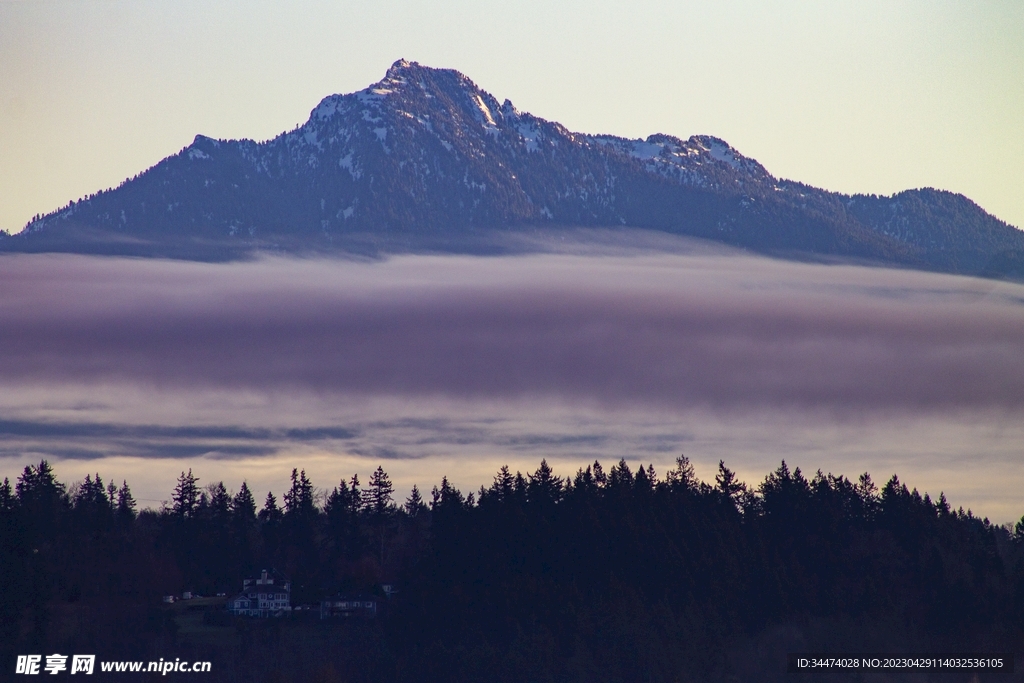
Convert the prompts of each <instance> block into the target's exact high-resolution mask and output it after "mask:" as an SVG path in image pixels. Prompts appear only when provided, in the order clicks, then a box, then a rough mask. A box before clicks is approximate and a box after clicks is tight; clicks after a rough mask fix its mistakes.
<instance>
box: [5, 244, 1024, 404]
mask: <svg viewBox="0 0 1024 683" xmlns="http://www.w3.org/2000/svg"><path fill="white" fill-rule="evenodd" d="M11 261H13V263H12V262H8V263H4V264H3V273H2V275H0V279H2V281H0V289H2V291H4V292H5V294H4V299H5V303H4V305H3V306H2V307H0V346H2V348H3V349H4V353H3V354H2V355H0V376H2V377H3V378H4V379H5V380H7V381H12V380H13V381H18V382H32V383H34V382H42V383H48V384H50V383H52V384H57V385H59V384H65V383H68V382H79V383H92V382H100V381H111V380H114V381H123V382H131V383H139V384H149V385H152V386H154V387H174V388H178V389H181V388H190V387H222V388H229V389H231V390H255V391H296V390H298V391H314V392H321V393H339V394H346V395H351V394H366V395H381V394H384V395H403V396H430V395H442V396H449V397H458V398H487V399H501V398H520V397H524V396H545V397H558V398H562V399H564V400H568V401H584V402H588V403H596V404H599V405H605V406H609V407H623V406H625V407H631V406H637V405H653V406H662V407H692V406H703V407H711V408H715V409H723V410H731V409H737V408H741V409H742V408H757V407H764V406H771V407H782V406H791V407H794V408H798V409H807V408H814V409H825V410H829V411H833V412H835V413H836V414H838V415H843V414H846V413H848V412H850V411H865V410H867V411H891V410H909V411H921V410H926V411H931V410H947V409H960V408H969V409H975V408H995V409H1004V410H1012V411H1016V410H1020V409H1021V408H1022V407H1024V306H1022V304H1021V299H1020V298H1019V297H1020V296H1021V295H1024V291H1022V290H1019V289H1015V288H1013V287H1011V286H1009V285H999V286H998V288H999V289H1000V290H1005V292H1003V291H1000V293H999V294H994V293H993V292H988V293H985V292H984V291H983V290H984V288H986V287H988V288H991V287H992V286H993V285H991V284H988V283H978V282H976V281H970V280H964V279H961V278H951V277H946V276H937V275H924V274H919V273H907V272H894V271H888V270H882V269H861V268H849V267H838V266H832V267H827V266H807V265H794V264H785V263H777V262H766V261H765V260H763V259H753V258H741V257H733V259H731V260H730V259H727V258H722V257H704V258H700V257H681V256H675V257H646V258H643V257H632V258H610V257H604V258H580V257H566V256H535V257H518V258H507V259H497V258H495V259H467V258H448V259H445V258H422V259H418V258H416V257H406V258H402V259H395V260H394V261H392V262H389V263H381V264H357V263H338V262H301V261H274V262H270V263H266V262H264V263H249V264H234V265H215V266H207V265H199V264H177V263H166V262H155V263H154V262H145V261H127V262H126V261H123V260H112V259H103V260H93V259H88V260H86V259H81V258H76V257H63V258H61V257H46V258H31V257H19V258H16V259H11ZM743 265H748V266H750V270H749V271H746V272H745V271H744V270H743V269H742V266H743ZM716 266H717V268H716ZM338 271H346V272H342V273H338ZM826 272H827V274H828V275H832V276H833V277H832V278H830V280H831V281H827V280H826V278H825V277H824V275H825V274H826ZM531 273H537V274H538V275H540V276H541V277H540V278H538V279H537V280H533V279H532V278H530V277H529V276H530V274H531ZM390 274H394V275H395V277H394V278H393V279H392V278H389V277H387V276H388V275H390ZM361 276H362V277H361ZM33 285H37V286H33ZM1015 297H1017V298H1015Z"/></svg>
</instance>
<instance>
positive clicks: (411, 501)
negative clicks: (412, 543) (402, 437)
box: [402, 468, 508, 518]
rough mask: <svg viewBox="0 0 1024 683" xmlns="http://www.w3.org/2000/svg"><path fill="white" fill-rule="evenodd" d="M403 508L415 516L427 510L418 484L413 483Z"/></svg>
mask: <svg viewBox="0 0 1024 683" xmlns="http://www.w3.org/2000/svg"><path fill="white" fill-rule="evenodd" d="M507 469H508V468H506V471H507ZM402 508H403V509H404V510H405V514H407V515H409V516H410V517H413V518H415V517H419V516H420V515H421V514H423V513H424V512H426V511H427V504H426V503H424V502H423V496H421V495H420V490H419V487H417V486H416V484H413V485H412V491H410V492H409V497H408V498H406V499H405V505H403V506H402Z"/></svg>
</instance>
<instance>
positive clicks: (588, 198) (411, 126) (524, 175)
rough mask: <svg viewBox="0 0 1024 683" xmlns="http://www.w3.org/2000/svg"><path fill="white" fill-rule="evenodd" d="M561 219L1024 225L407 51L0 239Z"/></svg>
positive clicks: (228, 248) (951, 247)
mask: <svg viewBox="0 0 1024 683" xmlns="http://www.w3.org/2000/svg"><path fill="white" fill-rule="evenodd" d="M559 225H563V226H580V227H612V226H622V227H625V228H628V227H638V228H646V229H652V230H658V231H663V232H668V233H672V234H677V235H685V236H691V237H698V238H703V239H710V240H714V241H719V242H724V243H726V244H730V245H733V246H738V247H743V248H747V249H751V250H754V251H757V252H761V253H769V254H776V255H783V256H785V255H790V256H792V255H801V256H802V257H807V256H810V257H823V258H854V259H864V260H869V261H876V262H880V263H888V264H894V265H901V266H909V267H917V268H926V269H930V270H942V271H949V272H958V273H967V274H981V275H995V276H1001V275H1012V276H1017V275H1024V267H1022V265H1024V232H1021V231H1020V230H1017V229H1015V228H1013V227H1012V226H1010V225H1008V224H1006V223H1004V222H1002V221H1000V220H998V219H996V218H995V217H993V216H990V215H989V214H987V213H985V212H984V211H983V210H982V209H981V208H980V207H978V206H977V205H976V204H975V203H974V202H972V201H971V200H969V199H968V198H966V197H964V196H963V195H958V194H954V193H950V192H944V191H940V190H932V189H928V188H926V189H923V190H907V191H904V192H902V193H898V194H896V195H893V196H892V197H877V196H874V195H844V194H840V193H834V192H828V191H825V190H820V189H818V188H814V187H811V186H810V185H806V184H803V183H799V182H796V181H790V180H784V179H778V178H776V177H775V176H773V175H772V174H771V173H770V172H769V171H768V170H767V169H765V168H764V166H762V165H761V164H760V163H758V162H757V161H756V160H754V159H750V158H748V157H745V156H743V155H742V154H740V153H739V152H738V151H737V150H735V149H734V148H732V147H731V146H730V145H729V144H728V143H726V142H725V141H724V140H721V139H719V138H716V137H712V136H706V135H694V136H691V137H690V138H688V139H685V140H684V139H681V138H678V137H674V136H671V135H666V134H661V133H658V134H654V135H650V136H648V137H647V138H646V139H642V140H641V139H628V138H622V137H618V136H614V135H590V134H585V133H574V132H572V131H569V130H568V129H567V128H565V127H564V126H562V125H561V124H559V123H557V122H554V121H548V120H546V119H543V118H540V117H537V116H534V115H533V114H530V113H528V112H521V111H519V110H518V109H517V108H516V107H515V106H514V105H513V104H512V103H511V102H510V101H509V100H504V101H503V102H500V103H499V102H498V100H497V98H495V97H494V96H493V95H491V94H490V93H488V92H486V91H484V90H482V89H481V88H479V87H478V86H477V85H476V84H475V83H473V81H472V80H470V79H469V78H468V77H467V76H465V75H464V74H462V73H460V72H458V71H456V70H454V69H435V68H431V67H426V66H422V65H420V64H418V63H416V62H409V61H406V60H399V61H397V62H395V63H394V64H393V65H392V66H391V67H390V68H389V69H388V71H387V73H386V74H385V76H384V78H383V79H382V80H380V81H378V82H377V83H374V84H372V85H370V86H368V87H367V88H364V89H363V90H360V91H357V92H354V93H348V94H337V95H330V96H328V97H325V98H324V99H323V100H321V102H320V103H319V104H317V106H316V107H314V108H313V110H312V111H311V112H310V116H309V118H308V120H307V121H306V122H305V123H303V124H302V125H299V126H297V127H296V128H294V129H293V130H291V131H287V132H284V133H281V134H280V135H278V136H276V137H274V138H272V139H270V140H266V141H263V142H255V141H252V140H246V139H243V140H215V139H212V138H209V137H205V136H202V135H197V136H196V138H195V139H194V141H193V142H192V144H191V145H189V146H187V147H185V148H184V149H182V150H181V151H180V152H178V153H177V154H175V155H171V156H169V157H167V158H165V159H163V160H162V161H160V162H159V163H157V164H156V165H155V166H153V167H151V168H150V169H147V170H146V171H144V172H142V173H140V174H139V175H137V176H135V177H133V178H130V179H128V180H126V181H125V182H124V183H122V184H121V185H120V186H118V187H117V188H114V189H111V190H106V191H103V192H100V193H97V194H95V195H90V196H88V197H86V198H84V199H82V200H80V201H74V202H71V203H70V204H68V205H67V206H65V207H63V208H62V209H59V210H57V211H54V212H52V213H49V214H47V215H45V216H40V217H37V218H36V219H34V220H33V221H32V222H30V223H29V224H28V225H27V226H26V229H25V230H24V231H22V232H21V233H18V234H16V235H12V236H7V237H6V238H4V239H0V250H3V251H72V252H86V253H135V254H141V255H165V256H168V255H169V256H178V257H184V258H201V259H215V260H216V259H220V258H236V257H239V256H244V255H246V254H251V253H253V252H254V251H257V250H264V251H266V250H270V251H283V252H319V251H332V250H340V251H345V250H351V249H359V248H362V249H369V250H371V251H373V250H378V251H388V250H392V249H394V248H396V245H398V248H401V245H402V244H406V245H410V246H409V248H411V249H414V250H415V249H417V248H421V247H422V245H429V244H431V243H439V244H447V245H448V247H447V249H454V250H459V248H458V244H459V240H460V237H464V236H470V235H474V234H476V235H479V234H480V233H483V232H487V231H493V230H499V231H508V230H517V229H521V228H522V227H524V226H528V227H531V228H534V229H536V228H538V227H541V228H543V227H545V226H559ZM467 243H468V242H467ZM360 245H362V246H360ZM417 245H419V246H417ZM443 249H444V248H443Z"/></svg>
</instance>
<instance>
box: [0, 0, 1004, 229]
mask: <svg viewBox="0 0 1024 683" xmlns="http://www.w3.org/2000/svg"><path fill="white" fill-rule="evenodd" d="M399 58H406V59H410V60H415V61H419V62H421V63H423V64H425V65H428V66H433V67H449V68H455V69H458V70H460V71H463V72H464V73H466V74H467V75H468V76H469V77H470V78H472V79H473V80H474V81H476V82H477V84H478V85H480V86H481V87H483V88H484V89H486V90H488V91H489V92H491V93H492V94H494V95H495V96H496V97H498V99H499V100H503V99H505V98H509V99H511V100H512V101H513V102H514V103H515V104H516V105H517V106H518V107H519V108H520V109H521V110H525V111H529V112H531V113H533V114H536V115H538V116H541V117H544V118H547V119H550V120H556V121H559V122H561V123H563V124H565V125H566V126H567V127H568V128H570V129H572V130H576V131H581V132H586V133H611V134H617V135H622V136H629V137H646V136H647V135H649V134H652V133H659V132H660V133H668V134H673V135H677V136H680V137H684V138H685V137H688V136H690V135H692V134H711V135H717V136H719V137H721V138H723V139H725V140H726V141H727V142H729V143H730V144H732V145H733V146H734V147H735V148H737V149H738V150H739V151H740V152H741V153H743V154H745V155H747V156H751V157H753V158H755V159H757V160H759V161H760V162H761V163H762V164H764V165H765V166H766V167H767V168H768V169H769V171H770V172H772V173H773V174H775V175H776V176H779V177H784V178H790V179H795V180H799V181H802V182H806V183H810V184H812V185H816V186H819V187H824V188H826V189H830V190H836V191H841V192H847V193H854V192H864V193H878V194H891V193H894V192H898V191H900V190H903V189H909V188H917V187H937V188H940V189H946V190H951V191H955V192H961V193H964V194H966V195H967V196H969V197H971V198H972V199H974V200H975V201H977V202H978V203H979V204H980V205H981V206H982V207H983V208H985V209H986V210H988V211H990V212H991V213H993V214H995V215H996V216H997V217H999V218H1001V219H1003V220H1006V221H1008V222H1009V223H1011V224H1013V225H1016V226H1018V227H1020V226H1024V192H1022V191H1021V190H1022V188H1024V126H1021V125H1020V122H1021V121H1022V120H1024V4H1021V3H1020V2H1019V1H1018V0H978V1H976V2H964V1H962V0H857V1H856V2H854V1H852V0H850V1H840V0H832V1H829V2H820V1H816V0H774V1H772V2H766V1H756V0H713V1H710V0H708V1H684V0H672V1H671V2H670V1H667V0H640V1H638V2H631V3H621V2H611V1H610V0H587V1H586V2H582V1H579V0H576V1H572V2H551V1H550V0H545V1H544V2H540V1H539V0H526V1H524V2H494V1H492V0H473V1H472V2H471V1H469V0H431V1H430V2H425V1H424V0H391V1H388V2H368V1H353V2H329V1H327V0H293V1H292V2H288V3H284V2H278V1H272V0H245V1H244V2H243V1H242V0H203V1H202V2H200V1H198V0H0V229H6V230H8V231H10V232H15V231H18V230H20V229H21V228H22V227H23V226H24V225H25V223H26V222H27V221H28V220H29V219H31V217H32V216H33V215H35V214H37V213H47V212H49V211H52V210H54V209H56V208H58V207H60V206H63V205H64V204H66V203H67V202H68V201H69V200H71V199H77V198H80V197H82V196H84V195H86V194H90V193H93V192H96V191H98V190H101V189H104V188H107V187H112V186H116V185H117V184H118V183H120V182H121V181H122V180H123V179H125V178H127V177H130V176H133V175H135V174H136V173H138V172H140V171H142V170H144V169H145V168H148V167H149V166H152V165H153V164H155V163H156V162H158V161H159V160H160V159H162V158H164V157H166V156H168V155H170V154H173V153H175V152H177V151H179V150H180V149H181V148H183V147H185V146H186V145H188V144H189V143H190V142H191V141H192V139H193V138H194V136H195V135H196V134H200V133H201V134H204V135H208V136H211V137H220V138H252V139H256V140H262V139H267V138H271V137H273V136H275V135H277V134H278V133H280V132H282V131H285V130H290V129H292V128H294V127H295V126H296V125H298V124H300V123H302V122H304V121H305V120H306V118H307V117H308V115H309V112H310V110H311V109H312V108H313V107H314V106H315V105H316V104H317V102H319V101H320V99H322V98H323V97H325V96H327V95H329V94H333V93H345V92H352V91H355V90H359V89H362V88H364V87H366V86H367V85H369V84H370V83H373V82H376V81H378V80H379V79H380V78H382V77H383V75H384V72H385V71H386V69H387V67H388V66H389V65H390V64H391V63H392V62H394V61H395V60H397V59H399Z"/></svg>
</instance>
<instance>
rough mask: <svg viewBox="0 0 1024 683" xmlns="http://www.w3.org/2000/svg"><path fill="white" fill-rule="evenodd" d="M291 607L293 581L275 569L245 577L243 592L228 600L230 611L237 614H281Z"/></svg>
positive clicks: (257, 615)
mask: <svg viewBox="0 0 1024 683" xmlns="http://www.w3.org/2000/svg"><path fill="white" fill-rule="evenodd" d="M291 609H292V582H291V581H289V580H288V579H286V578H284V577H283V576H281V575H280V574H278V573H277V572H276V571H273V570H270V571H268V570H266V569H264V570H263V571H262V572H260V576H259V577H258V578H247V579H245V580H244V581H242V592H241V593H239V594H238V595H236V596H235V597H233V598H231V599H230V600H228V611H229V612H231V613H232V614H234V615H237V616H246V617H272V616H280V615H282V614H284V613H285V612H290V611H291Z"/></svg>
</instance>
